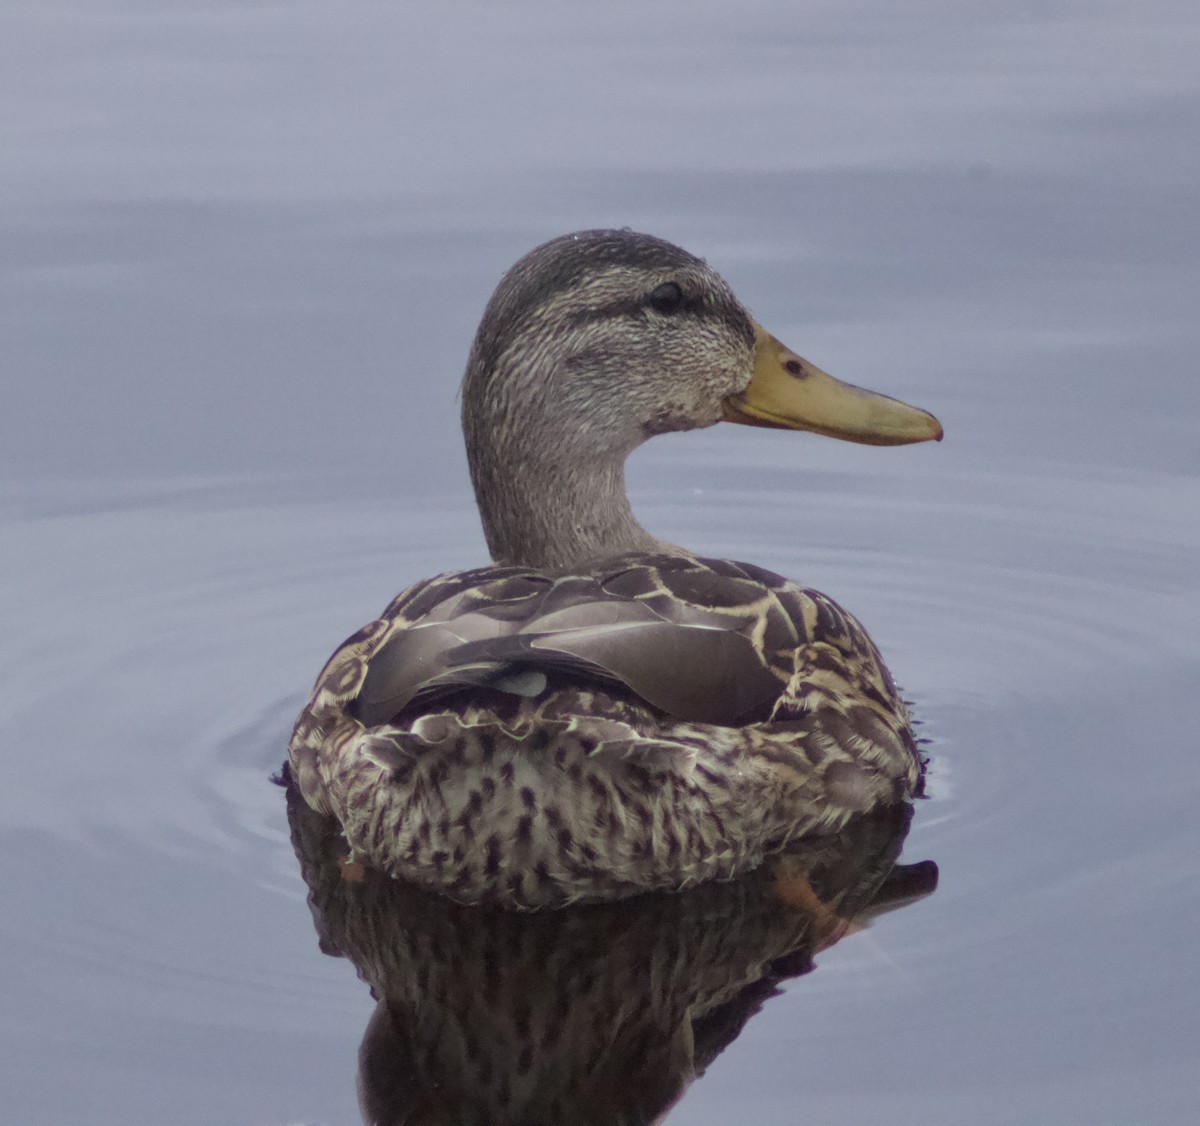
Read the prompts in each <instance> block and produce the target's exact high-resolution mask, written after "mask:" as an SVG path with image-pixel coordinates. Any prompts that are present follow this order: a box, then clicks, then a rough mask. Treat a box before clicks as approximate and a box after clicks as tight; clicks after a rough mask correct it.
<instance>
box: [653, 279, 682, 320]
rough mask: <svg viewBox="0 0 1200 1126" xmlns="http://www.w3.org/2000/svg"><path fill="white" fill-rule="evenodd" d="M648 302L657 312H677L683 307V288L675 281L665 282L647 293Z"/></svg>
mask: <svg viewBox="0 0 1200 1126" xmlns="http://www.w3.org/2000/svg"><path fill="white" fill-rule="evenodd" d="M646 304H647V305H649V306H650V308H651V309H653V310H654V311H655V312H656V313H677V312H679V310H680V309H682V308H683V305H684V299H683V290H682V289H680V288H679V286H677V285H676V284H675V283H674V282H663V284H662V285H660V286H658V287H657V288H655V289H652V290H651V291H650V292H649V293H648V294H647V295H646Z"/></svg>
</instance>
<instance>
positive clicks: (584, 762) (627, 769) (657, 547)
mask: <svg viewBox="0 0 1200 1126" xmlns="http://www.w3.org/2000/svg"><path fill="white" fill-rule="evenodd" d="M772 381H774V382H772ZM723 416H724V417H727V418H730V419H731V420H733V421H741V422H745V421H751V422H754V423H755V424H758V425H770V426H789V427H793V428H807V429H816V430H820V431H822V432H825V433H834V434H838V435H840V436H843V437H850V438H853V439H855V440H860V441H874V442H880V443H887V444H894V443H898V442H902V441H918V440H924V439H926V438H933V437H940V434H941V430H940V427H938V426H937V423H936V421H934V420H933V419H932V418H931V417H930V416H928V415H926V414H925V413H924V412H922V411H917V410H916V408H912V407H907V406H905V405H904V404H900V403H896V402H895V401H894V400H889V399H884V398H883V397H881V396H872V395H871V394H870V393H869V392H861V391H858V389H854V388H847V387H846V386H844V385H838V384H836V382H835V381H832V380H831V379H830V377H828V376H825V375H824V373H822V372H820V371H819V369H815V368H813V367H812V366H811V365H808V364H807V363H806V361H802V360H800V359H799V357H796V356H795V355H794V354H793V353H790V352H788V351H787V350H786V349H784V348H783V347H782V345H779V344H778V342H777V341H775V340H774V339H773V338H771V337H769V336H767V334H765V333H764V332H763V330H761V329H760V328H758V326H757V325H755V324H754V322H753V321H752V320H751V319H750V317H749V315H748V314H747V313H746V312H745V310H744V309H743V308H742V306H741V305H740V304H739V303H738V302H737V300H736V298H734V297H733V295H732V293H730V291H729V290H728V287H727V286H726V285H725V283H724V282H723V281H721V279H720V278H719V277H718V276H717V275H716V274H715V273H713V271H711V270H710V269H709V268H708V267H707V266H706V265H705V264H704V263H703V262H701V261H700V260H699V259H696V258H693V257H692V256H691V255H688V254H687V253H686V252H684V251H681V250H679V249H678V248H677V247H673V246H671V245H670V244H669V243H663V242H661V241H660V240H657V239H651V238H649V237H648V236H644V235H635V234H632V233H630V232H585V233H583V234H581V235H576V236H567V237H565V238H563V239H558V240H555V241H554V242H552V243H548V244H546V246H543V247H540V248H538V250H536V251H534V252H533V253H532V254H531V255H529V256H528V257H527V258H526V259H523V260H522V262H520V263H518V265H517V266H516V267H514V269H513V271H511V272H510V274H509V275H508V276H507V277H506V278H505V279H504V281H503V282H502V283H501V285H500V287H499V289H498V290H497V293H496V295H495V296H494V297H493V299H492V302H491V304H490V305H489V308H488V311H487V312H486V313H485V315H484V319H483V322H482V324H481V326H480V330H479V334H478V336H477V338H476V341H475V345H474V347H473V349H472V353H471V358H470V360H469V362H468V368H467V375H466V379H465V381H464V389H463V419H464V431H465V433H466V436H467V446H468V455H469V458H470V463H471V470H472V479H473V481H474V483H475V488H476V494H477V498H478V501H479V505H480V511H481V514H482V517H483V522H484V528H485V531H486V532H487V537H488V543H489V546H490V547H491V549H492V552H493V555H494V557H495V558H496V559H497V560H498V563H497V564H496V565H494V566H492V567H485V568H480V569H478V570H474V571H466V572H458V573H454V574H449V575H443V576H439V577H437V578H435V579H431V580H428V581H426V582H423V583H418V584H417V585H416V586H413V587H410V588H409V589H408V590H407V591H405V592H404V593H402V594H401V595H400V596H399V597H398V598H397V599H396V600H395V601H393V602H392V604H391V605H390V606H389V607H388V608H387V610H386V611H385V612H384V614H383V615H382V616H381V617H380V618H379V619H378V620H376V621H375V622H372V623H371V624H370V625H368V626H366V627H364V628H363V629H362V630H360V631H359V632H358V633H357V634H355V635H354V636H353V637H351V638H350V639H349V640H348V641H347V642H346V643H345V644H344V645H343V646H342V647H341V648H340V649H339V650H338V651H337V652H336V653H335V654H334V656H333V657H332V658H331V660H330V662H329V663H328V665H327V666H326V668H325V670H324V672H323V673H322V674H321V676H320V678H318V681H317V685H316V688H315V689H314V692H313V695H312V698H311V699H310V701H309V704H308V706H307V707H306V708H305V710H304V711H303V712H302V714H301V716H300V718H299V720H298V722H297V725H296V730H295V733H294V735H293V738H292V741H291V745H290V748H289V758H290V762H291V766H292V769H293V773H294V775H295V778H296V780H297V782H298V785H299V787H300V790H301V792H302V793H303V794H304V796H305V799H306V800H307V801H308V802H309V803H310V804H311V805H312V806H313V808H315V809H317V810H320V811H321V812H324V813H327V814H331V815H333V816H334V817H336V818H337V819H338V821H339V822H340V823H341V825H342V826H343V830H344V832H345V834H346V837H347V839H348V841H349V842H350V844H351V846H352V847H353V848H354V849H355V850H356V851H357V852H358V853H360V854H361V855H362V856H363V857H365V858H366V859H367V860H368V861H369V862H370V863H371V864H373V865H375V866H377V867H379V868H381V869H382V870H384V871H386V872H389V873H391V874H393V875H396V876H400V877H403V878H405V879H408V880H411V881H413V882H416V883H418V884H421V885H423V886H425V887H430V888H434V889H437V890H440V891H442V892H444V893H446V894H448V895H450V896H451V897H453V898H456V899H459V900H462V901H464V902H495V903H501V904H505V905H508V906H514V907H526V908H528V907H543V906H551V905H558V904H563V903H568V902H572V901H576V900H598V899H610V898H616V897H620V896H624V895H628V894H632V893H634V892H638V891H645V890H649V889H655V888H659V889H661V888H680V887H685V886H688V885H691V884H695V883H697V882H699V881H702V880H706V879H710V878H728V877H730V876H733V875H735V874H736V873H738V872H742V871H746V870H747V869H750V868H753V867H754V866H755V865H757V864H758V863H760V862H761V861H762V859H763V857H764V856H766V855H768V854H769V853H770V852H771V851H773V850H775V849H778V848H780V847H781V846H783V845H785V844H786V843H787V842H788V841H791V840H794V839H796V838H798V837H802V836H807V835H812V834H820V833H827V832H830V831H833V830H836V829H838V828H840V827H841V826H842V825H843V824H845V822H846V821H847V819H849V818H850V817H851V816H852V815H854V814H856V813H861V812H863V811H865V810H868V809H871V808H873V807H875V806H877V805H880V804H888V803H894V802H898V801H903V800H904V799H905V798H907V797H908V796H910V795H911V794H912V793H913V792H914V791H915V789H916V788H917V787H918V785H919V782H920V777H921V764H920V759H919V756H918V754H917V752H916V748H915V746H914V742H913V738H912V734H911V730H910V728H909V722H908V716H907V713H906V711H905V708H904V705H903V703H902V702H901V701H900V698H899V697H898V695H897V693H896V690H895V686H894V685H893V683H892V680H891V677H890V676H889V674H888V672H887V670H886V668H885V667H884V664H883V662H882V660H881V659H880V657H879V654H878V652H877V650H876V649H875V647H874V645H873V644H872V643H871V641H870V639H869V638H868V637H867V635H866V633H865V631H864V630H863V629H862V627H861V626H860V625H859V624H858V623H857V621H855V619H854V618H853V617H851V616H850V615H849V614H847V613H846V612H845V611H844V610H842V609H841V608H840V607H838V606H837V605H836V604H835V603H834V602H832V601H831V600H830V599H828V598H826V597H825V596H824V595H821V594H819V593H818V592H816V591H812V590H808V589H806V588H803V587H801V586H798V585H796V584H794V583H791V582H789V581H787V580H785V579H782V578H780V577H779V576H777V575H773V574H771V573H770V572H767V571H763V570H761V569H760V568H757V567H753V566H751V565H749V564H745V563H732V562H728V561H721V560H709V559H699V558H696V557H694V556H692V555H691V554H690V553H688V552H687V551H685V550H684V549H682V548H678V547H675V546H673V545H671V544H666V543H662V542H661V541H658V540H655V539H653V538H652V537H651V536H650V535H649V534H648V533H647V532H645V530H644V529H642V528H641V526H640V525H639V524H638V523H637V521H636V520H635V519H634V517H633V514H632V511H631V510H630V508H629V503H628V499H627V497H626V495H625V491H624V484H623V466H624V459H625V457H626V456H627V455H628V453H629V452H630V451H631V450H632V449H633V448H634V447H635V446H636V445H638V444H639V443H640V442H641V441H643V440H645V438H646V437H649V436H651V435H653V434H654V433H658V432H661V431H663V430H670V429H685V428H690V427H697V426H705V425H710V424H712V423H714V422H716V421H718V420H719V419H720V418H721V417H723Z"/></svg>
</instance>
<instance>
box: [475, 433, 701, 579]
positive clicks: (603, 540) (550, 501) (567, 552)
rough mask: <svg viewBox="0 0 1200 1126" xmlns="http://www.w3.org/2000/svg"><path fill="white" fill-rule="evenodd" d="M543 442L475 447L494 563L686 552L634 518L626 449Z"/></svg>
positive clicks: (548, 564)
mask: <svg viewBox="0 0 1200 1126" xmlns="http://www.w3.org/2000/svg"><path fill="white" fill-rule="evenodd" d="M544 441H545V445H543V447H542V448H540V449H538V450H537V451H536V453H534V452H533V451H532V450H531V449H530V447H529V446H528V445H525V444H520V443H517V449H516V450H514V451H512V452H511V454H510V455H509V456H506V451H505V450H504V449H503V448H502V447H501V446H500V445H499V444H497V443H493V442H486V441H485V442H479V443H476V444H475V445H474V446H470V445H469V447H468V456H469V457H470V460H471V478H472V480H473V482H474V484H475V496H476V499H477V501H478V503H479V511H480V515H481V517H482V518H483V530H484V534H485V535H486V536H487V542H488V548H489V549H490V551H491V553H492V558H493V559H495V560H496V561H497V562H505V563H519V564H522V565H524V566H529V567H545V568H556V567H570V566H574V565H578V564H582V563H584V562H587V561H589V560H594V559H597V558H602V557H605V556H612V555H621V554H624V553H626V552H631V551H668V552H672V553H676V552H678V551H679V549H678V548H674V547H672V546H671V545H670V544H665V543H663V542H661V541H659V540H656V539H655V538H654V537H653V536H651V535H650V533H649V532H647V531H646V530H645V528H643V527H642V526H641V524H639V523H638V521H637V518H636V517H635V516H634V515H633V510H632V508H630V505H629V497H628V495H627V494H626V492H625V453H624V451H621V452H620V453H607V454H600V455H597V454H596V453H595V452H585V451H578V453H576V452H574V450H575V447H576V446H577V442H573V441H571V439H570V437H565V436H564V437H561V438H560V437H558V436H556V437H554V438H550V437H547V438H546V439H545V440H544ZM547 446H548V447H550V448H546V447H547Z"/></svg>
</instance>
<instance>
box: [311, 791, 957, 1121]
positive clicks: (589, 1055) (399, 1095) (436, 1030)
mask: <svg viewBox="0 0 1200 1126" xmlns="http://www.w3.org/2000/svg"><path fill="white" fill-rule="evenodd" d="M288 814H289V820H290V823H291V827H292V841H293V845H294V847H295V849H296V854H297V856H298V857H299V859H300V863H301V868H302V870H303V875H304V879H305V882H306V883H307V884H308V887H309V893H310V894H309V901H310V903H311V905H312V908H313V917H314V920H315V921H316V926H317V929H318V932H319V935H320V940H321V949H322V950H324V951H325V952H326V953H329V954H332V955H335V956H344V957H347V958H349V959H350V960H351V961H353V962H354V964H355V966H356V967H357V968H358V972H359V974H360V975H361V976H362V978H363V979H364V980H365V981H367V982H368V983H369V984H370V986H371V991H372V994H373V996H374V997H375V998H376V1000H377V1001H378V1005H377V1007H376V1010H375V1013H374V1015H373V1016H372V1018H371V1021H370V1023H369V1024H368V1026H367V1031H366V1035H365V1037H364V1039H363V1045H362V1049H361V1051H360V1055H359V1098H360V1103H361V1107H362V1112H363V1117H364V1121H367V1122H370V1123H393V1122H394V1123H400V1122H404V1123H417V1122H420V1123H427V1122H447V1123H451V1122H453V1123H496V1124H501V1123H568V1122H569V1123H617V1122H621V1123H627V1122H650V1121H653V1120H655V1119H657V1118H658V1117H659V1116H661V1115H662V1114H663V1113H664V1112H665V1111H666V1110H667V1109H668V1108H669V1107H670V1106H671V1105H673V1104H674V1103H675V1102H676V1101H677V1100H678V1099H679V1098H680V1096H681V1095H682V1094H683V1092H684V1091H685V1090H686V1089H687V1087H688V1086H689V1085H690V1084H691V1083H692V1082H693V1081H694V1080H695V1079H696V1078H697V1077H698V1076H699V1075H701V1074H702V1073H703V1072H704V1070H705V1069H706V1068H707V1067H708V1065H709V1064H710V1063H711V1062H712V1060H713V1059H714V1058H715V1057H716V1056H717V1055H718V1054H719V1053H720V1052H721V1051H722V1050H723V1049H724V1048H725V1047H726V1046H727V1045H728V1044H730V1043H731V1042H732V1041H733V1040H734V1039H735V1038H736V1037H737V1035H738V1034H739V1033H740V1032H741V1030H742V1027H743V1025H744V1024H745V1023H746V1021H747V1020H748V1019H749V1018H750V1017H752V1016H753V1015H754V1014H755V1013H756V1012H757V1011H758V1009H759V1008H760V1007H761V1005H762V1003H763V1001H764V1000H766V999H767V998H768V997H770V996H771V995H772V994H773V993H774V992H775V991H776V986H777V985H778V983H779V982H780V981H782V980H784V979H785V978H788V977H794V976H796V975H798V974H803V973H807V972H808V971H809V970H811V969H812V968H813V962H812V957H813V955H814V954H815V953H816V952H818V951H820V950H822V949H825V948H826V947H828V946H831V945H832V944H833V943H835V942H837V941H838V940H839V939H841V938H842V937H843V936H844V935H846V934H847V933H850V932H851V931H853V930H856V929H859V928H861V926H863V925H864V924H865V923H866V922H867V921H868V920H869V919H870V918H871V917H872V916H874V915H876V914H880V913H882V912H883V911H887V910H890V909H893V908H895V907H899V906H902V905H904V904H905V903H908V902H911V901H913V900H915V899H919V898H922V897H923V896H926V895H928V894H930V893H931V892H932V891H933V890H934V888H935V886H936V884H937V867H936V866H935V865H934V864H933V863H932V862H930V861H925V862H922V863H920V864H910V865H897V864H896V863H895V861H896V857H897V856H898V855H899V853H900V847H901V845H902V843H903V841H904V837H905V834H906V833H907V830H908V823H909V820H910V818H911V809H910V807H908V806H907V805H899V806H894V807H887V808H884V809H881V810H879V811H877V812H876V813H874V814H871V815H869V816H865V817H861V818H858V819H856V820H855V821H853V822H851V824H850V825H849V826H848V827H847V828H846V829H845V830H844V831H843V832H842V833H840V834H838V835H837V836H832V837H827V838H822V839H817V840H813V841H809V842H806V843H804V844H801V845H798V846H795V847H793V848H791V849H789V850H788V851H787V852H784V853H781V854H779V855H777V856H775V857H773V858H772V859H771V860H770V861H769V862H768V863H767V864H765V865H764V866H763V867H762V868H760V869H758V870H757V871H756V872H752V873H750V874H748V875H746V876H743V877H741V878H740V879H737V880H734V881H730V882H728V883H710V884H706V885H702V886H701V887H698V888H695V889H693V890H691V891H687V892H681V893H676V894H662V893H656V894H649V895H643V896H637V897H634V898H632V899H627V900H622V901H619V902H616V903H610V904H601V905H595V906H585V907H573V908H566V909H561V910H557V911H543V912H538V913H535V914H519V913H514V912H506V911H501V910H495V909H487V908H479V907H463V906H460V905H457V904H453V903H450V902H448V901H446V900H443V899H441V898H439V897H437V896H435V895H431V894H429V893H427V892H423V891H420V890H418V889H415V888H412V887H410V886H408V885H406V884H403V883H400V882H398V881H396V880H393V879H391V878H390V877H387V876H383V875H381V874H379V873H377V872H374V871H372V870H370V869H363V868H362V867H360V866H357V865H352V864H349V863H347V860H348V856H347V849H346V844H345V840H344V838H343V837H342V836H341V833H340V831H339V829H338V825H337V823H336V822H335V821H332V820H330V819H327V818H324V817H322V816H321V815H319V814H317V813H314V812H313V811H312V810H311V809H310V808H309V807H308V806H307V805H306V804H305V802H304V801H303V799H301V798H300V797H299V795H298V793H297V792H296V791H295V789H294V787H292V786H290V785H289V789H288Z"/></svg>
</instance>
